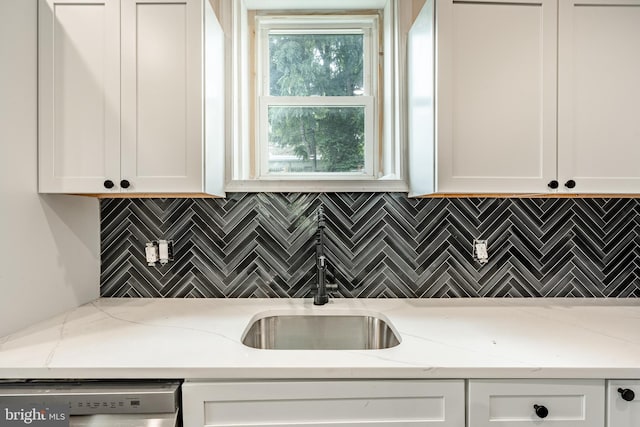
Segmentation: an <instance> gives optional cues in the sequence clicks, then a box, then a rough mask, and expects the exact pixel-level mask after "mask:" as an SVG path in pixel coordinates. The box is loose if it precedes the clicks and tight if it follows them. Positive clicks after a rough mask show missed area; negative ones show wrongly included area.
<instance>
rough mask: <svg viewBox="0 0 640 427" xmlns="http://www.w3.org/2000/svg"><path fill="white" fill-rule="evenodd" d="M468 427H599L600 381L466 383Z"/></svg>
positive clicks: (601, 422)
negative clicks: (467, 385)
mask: <svg viewBox="0 0 640 427" xmlns="http://www.w3.org/2000/svg"><path fill="white" fill-rule="evenodd" d="M467 403H468V415H469V427H490V426H500V427H525V426H537V425H548V426H554V427H603V426H604V421H605V417H604V381H603V380H524V379H522V380H469V397H468V402H467Z"/></svg>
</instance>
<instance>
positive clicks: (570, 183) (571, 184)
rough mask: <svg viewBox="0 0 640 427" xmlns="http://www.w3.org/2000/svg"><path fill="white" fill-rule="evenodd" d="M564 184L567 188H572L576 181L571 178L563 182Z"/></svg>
mask: <svg viewBox="0 0 640 427" xmlns="http://www.w3.org/2000/svg"><path fill="white" fill-rule="evenodd" d="M564 186H565V187H567V188H573V187H575V186H576V182H575V181H574V180H572V179H570V180H569V181H567V182H565V183H564Z"/></svg>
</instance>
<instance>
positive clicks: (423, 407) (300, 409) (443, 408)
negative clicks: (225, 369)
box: [182, 380, 465, 427]
mask: <svg viewBox="0 0 640 427" xmlns="http://www.w3.org/2000/svg"><path fill="white" fill-rule="evenodd" d="M182 400H183V419H184V425H185V427H202V426H209V427H213V426H230V425H233V426H236V427H248V426H272V427H277V426H289V427H293V426H299V427H302V426H305V427H309V426H315V427H318V426H331V427H344V426H352V425H353V426H355V425H359V426H362V425H376V426H389V427H390V426H394V427H400V426H419V425H427V426H434V427H435V426H438V427H464V425H465V415H464V381H463V380H438V381H435V380H434V381H426V380H425V381H417V380H416V381H413V380H384V381H284V382H277V381H273V382H221V383H214V382H202V383H201V382H185V383H184V384H183V386H182Z"/></svg>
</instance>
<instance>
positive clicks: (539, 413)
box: [533, 405, 549, 418]
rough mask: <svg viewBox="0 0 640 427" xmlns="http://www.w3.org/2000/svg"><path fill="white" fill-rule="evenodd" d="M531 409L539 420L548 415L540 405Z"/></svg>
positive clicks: (546, 410)
mask: <svg viewBox="0 0 640 427" xmlns="http://www.w3.org/2000/svg"><path fill="white" fill-rule="evenodd" d="M533 409H535V411H536V415H537V416H538V417H540V418H547V415H549V410H548V409H547V408H546V407H544V406H542V405H533Z"/></svg>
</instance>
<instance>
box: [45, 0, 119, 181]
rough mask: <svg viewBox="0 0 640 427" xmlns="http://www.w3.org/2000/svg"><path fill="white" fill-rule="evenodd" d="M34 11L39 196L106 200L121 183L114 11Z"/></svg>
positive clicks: (54, 0)
mask: <svg viewBox="0 0 640 427" xmlns="http://www.w3.org/2000/svg"><path fill="white" fill-rule="evenodd" d="M38 6H39V7H38V19H39V24H38V25H39V33H38V44H39V46H38V49H39V54H38V55H39V57H38V62H39V63H38V83H39V88H38V90H39V100H38V101H39V104H38V109H39V110H38V112H39V118H38V121H39V129H38V139H39V154H38V156H39V191H40V192H45V193H49V192H50V193H64V192H79V193H95V192H106V191H108V190H107V189H106V188H105V187H104V186H103V183H104V182H105V181H106V180H111V181H112V182H114V183H115V182H117V181H118V180H119V178H120V31H119V21H120V3H119V2H118V1H105V0H40V2H39V4H38ZM114 187H115V186H114Z"/></svg>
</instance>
